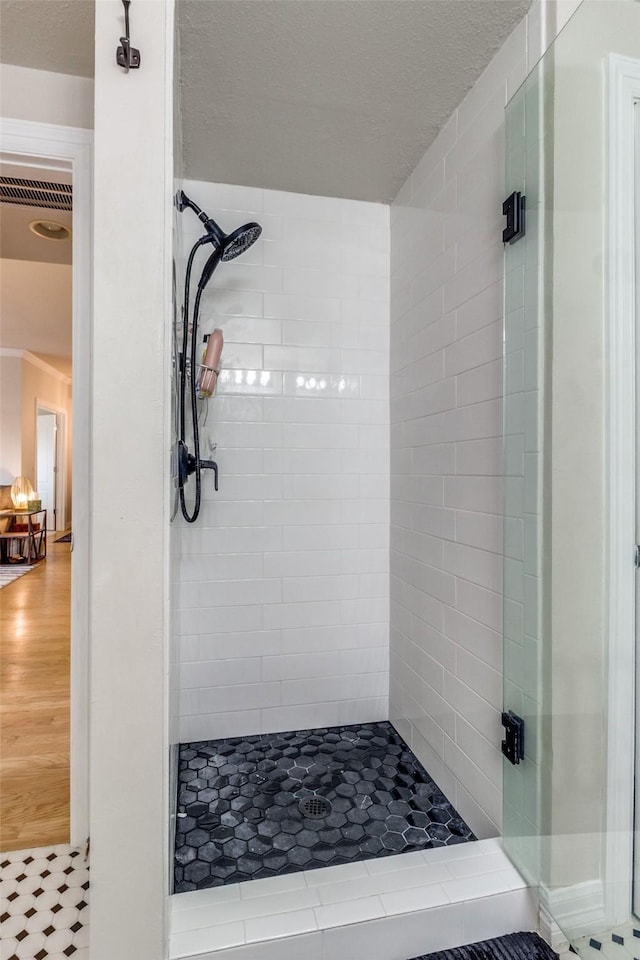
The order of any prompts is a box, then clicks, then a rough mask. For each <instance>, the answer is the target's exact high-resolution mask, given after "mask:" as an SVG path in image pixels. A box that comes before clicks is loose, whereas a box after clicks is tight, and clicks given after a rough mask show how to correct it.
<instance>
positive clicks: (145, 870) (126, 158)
mask: <svg viewBox="0 0 640 960" xmlns="http://www.w3.org/2000/svg"><path fill="white" fill-rule="evenodd" d="M134 24H135V34H134V36H135V42H136V44H139V46H140V48H141V50H142V67H141V69H140V70H136V71H131V72H130V73H125V72H124V71H123V70H122V69H120V68H119V67H118V66H117V65H116V63H115V46H114V44H115V42H116V41H117V37H118V31H119V30H120V29H121V25H122V4H121V3H120V0H101V2H100V3H98V4H96V81H95V84H96V87H95V89H96V110H95V117H96V124H95V147H94V158H95V164H94V198H95V202H94V247H93V253H94V265H95V269H94V277H93V281H94V282H93V294H94V297H93V311H94V312H93V363H92V367H93V369H92V379H91V390H92V396H91V400H92V403H91V406H92V429H93V446H92V460H91V478H92V489H91V500H92V516H91V525H92V542H91V564H90V578H91V579H90V595H91V624H90V626H91V699H90V702H91V731H90V732H91V743H90V758H91V761H90V764H91V765H90V769H91V927H90V953H91V960H113V958H114V957H118V960H161V958H163V957H165V956H166V954H167V936H166V929H165V909H164V908H165V900H166V894H167V889H168V857H169V850H168V844H167V834H168V822H169V815H168V793H169V791H168V770H167V768H168V723H167V698H168V689H167V686H168V685H167V672H168V669H167V649H168V639H167V633H168V611H167V606H168V597H169V578H168V562H167V553H168V550H167V540H168V529H169V511H168V501H169V489H168V488H169V478H168V471H167V448H168V444H169V406H170V405H169V377H168V360H167V358H168V350H169V332H170V312H171V311H170V306H171V283H170V278H171V260H170V254H171V209H172V208H171V201H172V193H173V171H172V161H171V156H172V102H171V101H172V86H173V54H172V49H173V48H172V39H173V3H172V0H138V2H136V4H135V18H134ZM150 105H152V109H150ZM132 211H135V216H134V215H132ZM123 224H126V229H123Z"/></svg>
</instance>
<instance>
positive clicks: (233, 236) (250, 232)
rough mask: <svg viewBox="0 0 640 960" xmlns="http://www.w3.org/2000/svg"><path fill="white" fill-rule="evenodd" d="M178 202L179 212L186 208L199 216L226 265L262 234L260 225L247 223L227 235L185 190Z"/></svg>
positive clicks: (178, 197)
mask: <svg viewBox="0 0 640 960" xmlns="http://www.w3.org/2000/svg"><path fill="white" fill-rule="evenodd" d="M176 200H177V205H178V210H180V211H182V210H184V209H185V207H189V208H190V209H191V210H193V212H194V213H195V214H196V215H197V217H198V219H199V220H200V221H201V223H202V224H203V226H204V228H205V230H206V231H207V233H208V234H209V236H210V237H211V240H212V241H213V242H214V243H215V245H216V247H217V248H218V251H219V253H220V260H222V261H223V262H224V263H226V262H227V261H228V260H235V258H236V257H239V256H240V254H242V253H244V252H245V250H248V249H249V247H250V246H252V244H254V243H255V242H256V240H257V239H258V237H259V236H260V234H261V233H262V227H261V226H260V224H259V223H245V224H244V226H242V227H238V229H237V230H234V231H233V232H232V233H225V232H224V230H223V229H222V228H221V227H220V225H219V224H217V223H216V221H215V220H214V219H213V217H209V216H207V214H206V213H205V212H204V210H201V209H200V207H199V206H198V205H197V203H194V202H193V200H191V199H190V198H189V197H188V196H187V195H186V193H185V192H184V190H181V191H180V192H179V194H178V196H177V198H176ZM216 265H217V264H216ZM212 272H213V271H212Z"/></svg>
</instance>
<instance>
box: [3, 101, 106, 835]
mask: <svg viewBox="0 0 640 960" xmlns="http://www.w3.org/2000/svg"><path fill="white" fill-rule="evenodd" d="M0 144H1V155H2V156H3V157H5V156H6V157H7V159H11V160H13V161H14V162H18V163H20V164H22V165H24V166H31V167H34V168H38V167H40V168H42V167H43V166H44V167H48V168H50V169H51V168H53V169H65V170H70V171H71V173H72V177H73V235H72V243H73V260H72V266H73V270H72V277H73V279H72V283H73V321H72V330H73V357H72V365H73V366H72V410H73V434H74V442H73V450H72V467H71V474H72V483H73V505H72V517H73V552H72V555H71V569H72V576H71V704H70V705H71V724H70V735H71V752H70V767H71V785H70V818H71V824H70V838H71V844H72V845H73V846H81V845H82V844H84V843H85V842H86V840H87V838H88V836H89V649H90V636H89V584H90V578H89V565H90V543H91V530H90V522H91V510H90V496H91V489H90V479H91V475H90V454H91V391H90V371H91V330H92V236H93V224H92V195H93V176H92V165H93V131H91V130H85V129H81V128H78V127H65V126H61V125H60V126H58V125H54V124H47V123H34V122H31V121H26V120H24V121H23V120H13V119H8V118H6V117H0Z"/></svg>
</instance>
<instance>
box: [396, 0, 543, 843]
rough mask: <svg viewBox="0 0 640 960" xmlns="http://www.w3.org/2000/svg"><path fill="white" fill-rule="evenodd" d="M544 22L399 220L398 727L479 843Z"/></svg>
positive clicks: (495, 679)
mask: <svg viewBox="0 0 640 960" xmlns="http://www.w3.org/2000/svg"><path fill="white" fill-rule="evenodd" d="M534 7H535V5H534ZM539 13H540V12H539V10H537V8H535V12H534V14H533V17H534V18H535V22H534V19H532V15H530V16H529V17H527V18H525V20H524V21H522V23H521V24H520V25H519V26H518V27H517V28H516V30H515V31H514V33H513V34H512V35H511V37H510V38H509V40H508V41H507V42H506V44H505V45H504V46H503V47H502V49H501V50H500V51H499V53H498V54H497V55H496V57H495V58H494V60H493V61H492V62H491V64H490V65H489V67H488V68H487V69H486V71H485V72H484V74H483V75H482V77H481V78H480V79H479V80H478V82H477V83H476V85H475V86H474V87H473V89H472V90H471V91H470V93H469V94H468V95H467V97H466V99H465V100H464V101H463V102H462V103H461V104H460V106H459V107H458V109H457V110H456V112H455V113H454V114H453V116H452V117H451V118H450V119H449V121H448V123H447V124H446V126H445V127H444V128H443V130H442V131H441V133H440V135H439V136H438V138H437V140H436V141H435V142H434V143H433V145H432V146H431V147H430V148H429V150H428V151H427V153H426V154H425V156H424V157H423V159H422V160H421V161H420V163H419V164H418V166H417V168H416V169H415V171H414V172H413V174H412V175H411V177H410V178H409V179H408V180H407V182H406V183H405V185H404V186H403V188H402V189H401V191H400V193H399V194H398V197H397V198H396V200H395V201H394V203H393V204H392V207H391V383H390V394H391V524H392V527H391V668H390V670H391V690H390V718H391V720H392V721H393V722H394V723H395V724H396V726H397V727H398V729H399V731H400V732H401V733H402V734H403V736H405V737H406V738H407V740H408V742H409V743H410V745H411V746H412V748H413V750H414V751H415V753H416V754H417V756H418V757H419V758H420V759H421V760H422V762H423V763H424V764H425V765H426V766H427V768H428V769H429V772H430V773H431V774H432V776H433V777H434V778H435V780H436V781H437V782H438V784H439V786H440V787H441V788H442V789H443V790H444V791H445V792H446V793H447V796H448V797H449V798H450V800H451V801H452V803H453V804H454V805H455V806H456V808H457V809H458V810H459V811H460V813H461V815H462V816H463V817H464V818H465V819H466V820H467V822H468V823H469V824H470V825H471V827H472V828H473V830H474V831H475V832H476V833H477V834H478V835H479V836H480V837H489V836H494V835H497V834H499V833H500V829H501V824H502V757H501V753H500V742H501V739H502V730H501V726H500V712H501V706H502V647H503V644H502V606H503V597H502V540H503V492H504V491H503V480H502V475H503V465H502V441H501V437H502V314H503V250H502V242H501V233H502V226H503V223H502V215H501V214H502V209H501V208H502V201H503V200H504V183H505V177H504V108H505V104H506V103H507V102H508V100H509V99H510V97H511V96H513V94H514V93H515V91H516V89H517V88H518V86H519V85H520V83H522V81H523V80H524V78H525V76H526V73H527V65H528V57H529V58H530V59H532V62H533V58H535V57H537V56H539V54H540V53H541V47H542V42H543V40H542V37H541V34H540V30H541V27H540V23H539V20H540V16H539ZM536 31H537V33H536ZM534 34H535V35H534ZM528 51H529V53H528ZM531 65H532V64H531Z"/></svg>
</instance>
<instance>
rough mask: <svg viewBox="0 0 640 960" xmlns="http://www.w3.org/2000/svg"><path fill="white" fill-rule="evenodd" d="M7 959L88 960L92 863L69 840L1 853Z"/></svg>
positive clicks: (0, 934) (1, 924)
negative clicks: (68, 843)
mask: <svg viewBox="0 0 640 960" xmlns="http://www.w3.org/2000/svg"><path fill="white" fill-rule="evenodd" d="M0 895H1V900H0V957H1V958H2V960H70V958H73V960H87V957H88V955H89V926H88V923H89V908H88V904H89V865H88V864H87V862H86V860H85V858H84V856H83V855H82V853H81V852H80V851H79V850H76V849H75V848H73V847H69V846H66V845H58V846H55V847H39V848H38V849H36V850H14V851H12V852H11V853H0Z"/></svg>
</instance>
